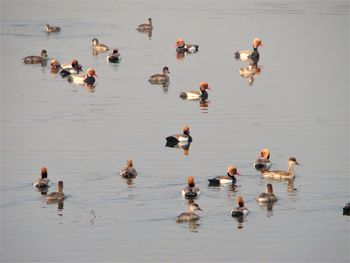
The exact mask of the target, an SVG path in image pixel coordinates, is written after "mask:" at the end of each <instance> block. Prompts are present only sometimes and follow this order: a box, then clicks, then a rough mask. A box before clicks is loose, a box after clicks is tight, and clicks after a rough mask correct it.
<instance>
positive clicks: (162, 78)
mask: <svg viewBox="0 0 350 263" xmlns="http://www.w3.org/2000/svg"><path fill="white" fill-rule="evenodd" d="M168 74H170V72H169V68H168V67H167V66H164V67H163V74H154V75H152V76H150V78H149V80H148V81H149V82H151V83H152V84H164V83H167V82H169V75H168Z"/></svg>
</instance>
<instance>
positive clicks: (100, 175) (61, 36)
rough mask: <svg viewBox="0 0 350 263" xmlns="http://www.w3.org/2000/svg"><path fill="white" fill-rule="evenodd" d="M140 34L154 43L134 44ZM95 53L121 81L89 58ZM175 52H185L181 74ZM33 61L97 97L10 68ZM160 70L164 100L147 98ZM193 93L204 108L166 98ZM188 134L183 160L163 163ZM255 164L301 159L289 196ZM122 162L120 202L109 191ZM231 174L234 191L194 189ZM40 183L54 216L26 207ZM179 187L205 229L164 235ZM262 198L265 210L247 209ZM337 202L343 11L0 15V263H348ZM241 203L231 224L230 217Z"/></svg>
mask: <svg viewBox="0 0 350 263" xmlns="http://www.w3.org/2000/svg"><path fill="white" fill-rule="evenodd" d="M148 17H152V18H153V23H154V30H153V32H152V36H150V37H149V36H148V35H147V34H145V33H140V32H137V31H136V30H135V27H136V26H137V25H138V24H140V23H144V22H146V21H147V18H148ZM45 23H50V24H52V25H56V26H60V27H61V28H62V31H61V32H60V33H56V34H49V35H48V34H46V33H45V32H44V24H45ZM94 37H97V38H98V39H99V40H100V42H102V43H105V44H107V45H109V46H110V47H112V48H114V47H116V48H118V49H119V51H120V53H121V55H122V58H123V59H122V61H121V63H119V64H109V63H108V62H107V61H106V56H107V54H106V53H104V54H99V55H97V56H93V54H92V52H91V40H92V38H94ZM179 37H181V38H184V39H185V41H187V42H193V43H195V44H199V45H200V49H199V52H198V53H196V54H192V55H187V56H185V57H184V58H183V59H179V58H177V57H176V53H175V48H174V44H175V41H176V39H177V38H179ZM254 37H260V38H261V39H262V40H263V42H264V47H262V48H260V49H259V50H260V61H259V66H260V67H261V72H260V74H257V75H255V76H254V77H255V79H254V82H253V83H252V85H249V82H248V81H247V79H245V78H243V77H241V76H240V75H239V74H238V70H239V69H240V68H241V67H244V66H246V64H245V63H243V62H240V61H236V60H235V59H234V52H235V51H237V50H242V49H250V48H251V41H252V39H253V38H254ZM42 49H46V50H47V52H48V55H49V57H50V59H51V58H55V59H57V60H58V61H59V62H61V63H68V62H70V61H71V60H72V59H73V58H77V59H78V60H79V62H80V63H81V64H82V65H83V68H84V69H85V70H86V69H87V68H89V67H93V68H95V69H96V73H97V75H98V78H97V82H98V83H97V85H96V87H95V89H93V90H91V89H87V88H85V87H81V86H76V85H74V84H70V83H68V82H67V81H66V80H63V79H61V77H60V76H59V75H57V74H52V73H51V72H50V68H49V66H44V67H42V66H41V65H26V64H23V62H22V61H21V58H23V57H25V56H27V55H38V54H40V51H41V50H42ZM165 65H166V66H168V67H169V70H170V73H171V75H170V85H169V86H168V87H164V88H163V87H162V86H153V85H151V84H150V83H149V82H148V77H149V76H150V75H152V74H154V73H159V72H161V69H162V68H163V66H165ZM201 81H207V82H208V83H209V85H210V87H211V89H212V90H211V91H209V103H208V104H207V105H200V104H199V103H198V102H197V101H183V100H181V99H180V98H179V96H178V95H179V93H180V92H181V91H184V90H193V89H197V87H198V85H199V83H200V82H201ZM185 125H189V126H190V128H191V132H192V136H193V143H192V144H191V146H190V149H189V151H188V152H187V153H186V152H184V151H183V150H182V149H181V148H180V149H176V148H168V147H165V137H166V136H168V135H170V134H173V133H178V132H181V129H182V127H183V126H185ZM264 147H268V148H269V149H270V151H271V160H272V162H273V168H274V169H286V166H287V159H288V158H289V157H291V156H295V157H296V158H297V159H298V161H299V162H300V163H301V165H300V166H299V167H296V172H297V176H296V179H295V180H294V181H271V180H270V181H269V180H266V179H262V178H260V175H259V173H258V172H257V171H256V170H255V169H254V168H253V166H252V162H253V161H254V160H255V158H256V156H257V154H258V153H259V151H260V149H261V148H264ZM129 157H131V158H132V159H133V161H134V165H135V167H136V169H137V171H138V172H139V175H138V177H137V178H136V179H135V180H134V181H133V182H132V184H127V182H126V181H125V180H123V179H122V178H120V176H119V170H120V168H121V167H122V166H123V165H124V163H125V161H126V160H127V159H128V158H129ZM229 164H234V165H236V166H237V168H238V170H239V171H240V173H241V174H242V176H240V177H238V185H239V187H238V188H237V189H236V190H235V191H233V190H232V189H230V188H228V187H221V188H210V187H208V184H207V179H208V178H211V177H213V176H215V175H220V174H224V173H225V171H226V168H227V166H228V165H229ZM41 166H47V167H48V174H49V178H51V180H52V181H53V182H54V186H52V187H51V188H50V191H54V190H55V189H56V187H57V181H58V180H63V181H64V185H65V188H64V192H65V193H66V194H67V195H68V196H69V198H67V199H66V200H65V201H64V204H63V206H62V205H60V206H58V205H57V204H56V205H54V204H50V205H49V204H47V203H46V200H45V196H44V195H41V194H40V193H39V192H37V191H35V189H33V186H32V182H33V179H34V178H35V177H37V176H39V170H40V167H41ZM190 175H193V176H194V177H195V179H196V182H197V185H198V186H199V187H200V189H201V191H202V194H201V196H200V197H199V198H198V200H197V203H198V204H199V206H200V207H201V208H202V209H203V210H204V211H203V212H200V216H201V218H200V220H199V221H198V222H197V223H196V224H177V223H176V217H177V215H178V214H180V213H181V212H183V211H186V209H187V201H186V200H184V199H182V198H181V195H180V192H181V189H182V187H183V186H184V185H185V183H186V178H187V177H188V176H190ZM267 182H271V183H272V184H273V186H274V192H275V194H276V195H277V197H278V198H279V200H278V202H277V203H276V204H275V205H274V206H273V207H272V208H271V207H269V208H267V207H266V206H259V205H258V204H257V203H256V201H255V196H256V195H257V194H258V193H260V192H263V191H264V189H265V185H266V183H267ZM349 188H350V185H349V2H348V1H275V0H271V1H234V2H233V1H232V2H229V1H225V2H217V1H215V2H214V1H213V2H199V1H192V2H189V3H185V2H130V1H129V2H114V1H106V2H103V1H94V2H92V1H91V2H85V1H73V2H71V1H70V2H68V1H10V0H5V1H2V2H1V262H143V261H148V262H168V261H172V262H181V261H184V262H310V261H313V262H349V260H350V253H349V246H350V241H349V239H350V238H349V236H350V230H349V229H350V225H349V223H350V217H347V216H343V215H342V206H343V205H344V204H345V203H346V202H349V201H350V193H349ZM238 194H240V195H242V196H243V197H244V199H245V205H246V207H248V208H249V210H250V214H249V215H248V216H247V217H246V218H245V219H244V220H243V222H238V221H237V220H235V219H233V218H232V217H230V215H229V212H230V210H231V209H232V208H233V207H236V203H235V200H236V196H237V195H238Z"/></svg>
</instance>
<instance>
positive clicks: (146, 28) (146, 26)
mask: <svg viewBox="0 0 350 263" xmlns="http://www.w3.org/2000/svg"><path fill="white" fill-rule="evenodd" d="M136 29H137V30H138V31H140V32H146V31H151V30H152V29H153V25H152V18H148V23H145V24H140V25H138V27H137V28H136Z"/></svg>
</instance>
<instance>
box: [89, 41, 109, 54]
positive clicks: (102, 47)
mask: <svg viewBox="0 0 350 263" xmlns="http://www.w3.org/2000/svg"><path fill="white" fill-rule="evenodd" d="M92 49H93V51H96V52H106V51H108V50H109V47H108V46H107V45H105V44H100V43H99V41H98V39H97V38H94V39H92Z"/></svg>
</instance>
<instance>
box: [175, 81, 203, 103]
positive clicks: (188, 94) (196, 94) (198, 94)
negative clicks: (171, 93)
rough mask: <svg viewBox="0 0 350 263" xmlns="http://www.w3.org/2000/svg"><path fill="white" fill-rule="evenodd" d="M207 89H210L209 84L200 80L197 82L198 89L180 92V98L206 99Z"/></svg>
mask: <svg viewBox="0 0 350 263" xmlns="http://www.w3.org/2000/svg"><path fill="white" fill-rule="evenodd" d="M207 90H210V88H209V84H208V83H207V82H201V83H200V84H199V90H194V91H184V92H181V93H180V98H182V99H187V100H207V99H208V92H207Z"/></svg>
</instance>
